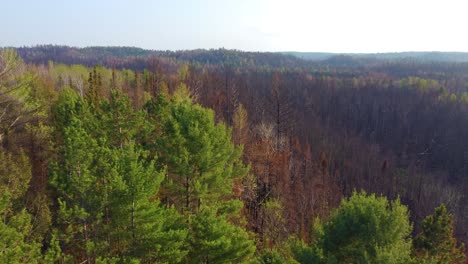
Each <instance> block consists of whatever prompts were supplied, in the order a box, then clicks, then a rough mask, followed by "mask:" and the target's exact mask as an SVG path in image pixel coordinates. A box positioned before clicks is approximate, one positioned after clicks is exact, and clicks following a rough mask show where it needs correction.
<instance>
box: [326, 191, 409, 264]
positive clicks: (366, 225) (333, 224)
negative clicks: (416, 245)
mask: <svg viewBox="0 0 468 264" xmlns="http://www.w3.org/2000/svg"><path fill="white" fill-rule="evenodd" d="M411 228H412V227H411V224H410V223H409V219H408V209H407V208H406V206H403V205H401V204H400V201H399V200H395V201H393V202H391V203H389V202H388V200H387V199H386V198H385V197H376V196H375V195H369V196H368V195H367V194H366V193H364V192H362V193H356V192H355V193H353V195H352V196H351V197H350V198H349V199H344V200H343V201H342V202H341V205H340V207H339V208H338V209H336V210H335V211H334V212H333V213H332V216H331V219H330V220H329V222H327V223H325V224H324V225H323V229H322V230H320V229H319V230H318V231H319V232H318V233H319V236H318V247H319V248H320V249H321V250H322V252H323V256H324V258H325V261H326V262H327V263H408V262H409V261H411V259H410V251H411V239H410V238H409V235H410V233H411Z"/></svg>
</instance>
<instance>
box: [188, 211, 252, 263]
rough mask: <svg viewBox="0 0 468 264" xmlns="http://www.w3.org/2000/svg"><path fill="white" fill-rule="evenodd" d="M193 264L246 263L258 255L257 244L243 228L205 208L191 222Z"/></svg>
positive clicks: (190, 258) (191, 256) (190, 259)
mask: <svg viewBox="0 0 468 264" xmlns="http://www.w3.org/2000/svg"><path fill="white" fill-rule="evenodd" d="M190 224H191V229H192V234H191V241H190V244H191V251H190V254H189V258H188V259H189V262H190V263H243V262H245V261H247V260H248V259H249V258H250V257H251V256H252V255H253V253H254V252H255V244H254V241H253V240H250V238H249V234H248V233H247V232H246V231H245V230H244V229H242V228H240V227H238V226H235V225H233V224H231V223H229V222H228V221H227V219H226V218H225V217H223V216H219V215H216V212H215V210H213V209H212V208H204V209H202V210H201V212H199V213H198V214H196V215H195V216H193V217H192V218H191V222H190Z"/></svg>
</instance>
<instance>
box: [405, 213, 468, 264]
mask: <svg viewBox="0 0 468 264" xmlns="http://www.w3.org/2000/svg"><path fill="white" fill-rule="evenodd" d="M421 229H422V231H421V233H420V234H418V236H417V237H416V238H415V240H414V251H415V255H416V256H417V257H418V259H420V260H421V262H424V263H453V264H458V263H460V264H461V263H466V260H467V259H466V256H465V253H464V245H463V244H461V245H459V246H457V241H456V239H455V238H454V237H453V217H452V215H451V214H450V213H448V212H447V209H446V208H445V206H444V205H441V206H439V207H437V208H436V209H435V211H434V214H433V215H429V216H427V217H426V218H425V219H424V220H423V222H422V224H421Z"/></svg>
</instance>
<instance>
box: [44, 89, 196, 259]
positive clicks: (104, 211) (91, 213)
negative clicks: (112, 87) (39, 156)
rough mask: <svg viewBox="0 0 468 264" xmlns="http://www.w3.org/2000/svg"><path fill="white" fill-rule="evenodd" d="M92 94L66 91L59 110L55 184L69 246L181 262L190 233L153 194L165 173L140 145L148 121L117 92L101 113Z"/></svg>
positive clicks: (88, 254) (89, 255)
mask: <svg viewBox="0 0 468 264" xmlns="http://www.w3.org/2000/svg"><path fill="white" fill-rule="evenodd" d="M94 100H95V98H89V99H84V98H82V97H80V96H78V95H77V94H76V93H74V92H73V91H70V90H65V91H64V92H63V93H62V95H61V96H60V98H59V101H58V103H57V106H56V107H55V108H54V116H55V120H56V123H55V125H56V128H57V129H56V131H57V132H58V133H57V136H56V137H57V139H58V140H57V141H58V142H60V143H61V144H60V145H58V146H57V147H58V151H59V154H60V155H59V158H58V159H57V161H56V162H55V163H54V164H53V165H52V170H51V174H52V181H51V184H52V186H53V187H54V188H55V189H56V191H57V194H58V204H59V212H58V215H59V222H58V223H59V227H61V228H59V235H60V236H61V237H60V239H62V240H64V241H67V243H66V245H65V252H66V253H67V254H68V253H71V254H73V255H75V258H85V259H87V260H90V261H91V260H93V259H95V260H96V261H101V262H102V261H104V262H106V261H110V262H112V261H114V260H115V258H117V259H119V258H120V259H122V260H126V261H130V260H132V261H133V260H142V261H151V262H153V261H157V262H171V263H172V262H178V261H179V260H181V259H182V258H183V257H184V256H185V254H186V253H187V252H186V250H184V247H185V242H184V241H185V237H186V236H187V232H188V231H187V229H186V227H185V225H184V222H183V219H182V218H181V217H180V216H179V215H178V213H177V211H175V210H174V209H172V208H164V207H163V206H161V205H160V204H159V202H158V201H157V200H156V199H155V197H156V195H157V193H158V190H159V185H160V183H161V181H162V179H163V176H164V172H163V171H159V170H157V169H156V167H155V164H154V160H153V159H151V158H149V157H148V152H147V151H144V150H142V149H141V147H140V146H138V145H136V144H135V143H134V142H135V141H134V140H135V137H136V134H137V131H138V129H140V128H142V127H145V126H144V124H141V122H143V119H141V118H139V114H138V113H134V112H133V108H132V107H131V105H130V103H129V101H128V99H127V98H125V97H123V96H122V95H121V94H120V93H118V92H116V91H112V97H111V102H107V101H103V102H102V103H101V104H100V105H99V111H95V110H94V111H92V109H95V104H96V101H94Z"/></svg>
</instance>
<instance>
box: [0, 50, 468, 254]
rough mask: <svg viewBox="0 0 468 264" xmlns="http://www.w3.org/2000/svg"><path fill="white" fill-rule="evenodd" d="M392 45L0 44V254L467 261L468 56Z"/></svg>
mask: <svg viewBox="0 0 468 264" xmlns="http://www.w3.org/2000/svg"><path fill="white" fill-rule="evenodd" d="M410 55H411V54H410ZM389 56H390V55H389ZM405 56H406V55H401V57H398V56H396V57H395V55H392V56H390V57H391V58H389V57H388V56H387V57H385V56H380V57H379V56H377V57H376V56H370V57H366V56H351V55H337V56H331V57H324V58H323V60H305V59H301V58H298V57H296V56H293V55H291V54H286V55H285V54H279V53H253V52H241V51H235V50H225V49H219V50H194V51H177V52H172V51H148V50H142V49H137V48H118V47H103V48H99V47H94V48H84V49H78V48H70V47H65V46H38V47H32V48H17V49H2V50H1V51H0V129H1V130H0V216H1V217H2V221H0V262H1V263H466V256H465V252H466V251H465V250H466V248H465V246H464V245H463V242H464V243H465V244H466V242H468V196H467V194H466V193H467V191H468V137H467V135H468V63H465V62H460V61H458V62H457V61H453V60H450V58H451V56H448V55H447V56H441V55H440V54H439V55H437V56H438V58H444V59H434V60H430V59H428V57H427V56H426V57H424V58H425V59H424V60H421V59H418V58H412V57H411V56H409V57H405ZM452 56H453V54H452ZM429 58H431V57H430V56H429ZM446 58H447V59H446Z"/></svg>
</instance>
